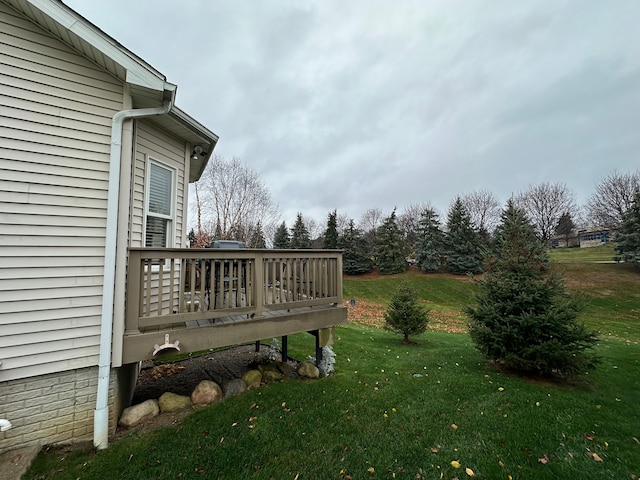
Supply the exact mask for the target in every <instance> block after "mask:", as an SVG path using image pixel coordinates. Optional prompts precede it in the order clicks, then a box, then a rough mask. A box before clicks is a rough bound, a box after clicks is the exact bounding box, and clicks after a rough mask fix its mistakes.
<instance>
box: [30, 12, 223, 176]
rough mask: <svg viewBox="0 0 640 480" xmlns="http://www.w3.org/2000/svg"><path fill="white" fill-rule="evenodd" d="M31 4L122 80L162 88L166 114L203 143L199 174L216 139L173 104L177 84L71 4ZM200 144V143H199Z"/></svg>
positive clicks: (147, 86) (146, 86) (152, 88)
mask: <svg viewBox="0 0 640 480" xmlns="http://www.w3.org/2000/svg"><path fill="white" fill-rule="evenodd" d="M23 1H26V2H27V3H28V4H29V5H31V6H32V7H33V8H35V9H37V10H39V11H40V12H42V14H44V15H46V16H48V17H50V18H51V19H52V20H53V21H55V22H56V23H58V24H59V25H60V26H61V27H63V28H65V29H67V30H68V31H70V32H72V33H73V34H74V35H76V36H77V37H78V38H80V39H81V40H83V41H84V42H86V43H87V44H89V45H91V46H92V47H93V48H95V49H96V50H98V51H99V52H101V53H102V54H103V55H104V56H105V57H107V58H109V59H111V60H112V61H113V62H114V63H116V64H118V65H120V66H121V67H122V68H123V69H124V70H125V71H126V78H125V80H124V81H125V82H126V83H128V84H131V85H136V86H141V87H144V88H148V89H150V90H155V91H158V92H162V93H163V94H162V101H161V102H159V103H158V106H161V105H162V102H163V101H166V100H168V101H170V102H171V104H172V107H171V110H170V111H169V113H168V115H169V117H170V118H172V119H173V120H174V121H176V122H178V123H180V124H182V125H184V126H185V127H187V129H188V130H190V131H192V132H193V133H194V134H195V135H196V136H198V137H200V138H202V139H203V141H204V142H206V143H207V145H206V153H205V152H203V155H202V156H201V159H202V161H201V162H198V170H199V171H197V172H192V175H193V173H195V178H196V179H197V178H200V176H201V175H202V172H203V171H204V168H205V167H206V165H207V162H208V161H209V158H210V157H211V154H212V152H213V149H214V147H215V146H216V144H217V142H218V139H219V137H218V135H216V134H215V133H213V132H212V131H211V130H209V129H208V128H206V127H205V126H204V125H202V124H201V123H200V122H198V121H197V120H195V119H194V118H193V117H191V116H190V115H188V114H187V113H186V112H184V111H183V110H181V109H179V108H178V107H176V106H175V103H174V101H175V96H176V91H177V85H175V84H173V83H170V82H167V80H166V77H165V76H164V75H163V74H162V73H160V72H159V71H158V70H156V69H155V68H153V67H152V66H151V65H150V64H148V63H147V62H145V61H144V60H143V59H142V58H140V57H139V56H137V55H136V54H134V53H133V52H131V51H130V50H129V49H127V48H126V47H124V46H123V45H122V44H120V43H119V42H118V41H117V40H115V39H114V38H113V37H111V36H110V35H108V34H107V33H105V32H103V31H102V30H101V29H100V28H98V27H97V26H96V25H94V24H93V23H91V22H90V21H89V20H87V19H86V18H84V17H83V16H82V15H80V14H79V13H78V12H76V11H75V10H73V9H72V8H71V7H69V6H67V5H65V4H64V3H63V2H62V0H23ZM203 146H204V145H203Z"/></svg>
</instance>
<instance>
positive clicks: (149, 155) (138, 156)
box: [130, 121, 188, 314]
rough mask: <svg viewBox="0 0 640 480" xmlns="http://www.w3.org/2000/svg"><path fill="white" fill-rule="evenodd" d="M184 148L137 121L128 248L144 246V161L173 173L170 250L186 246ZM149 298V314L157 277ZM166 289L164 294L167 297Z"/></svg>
mask: <svg viewBox="0 0 640 480" xmlns="http://www.w3.org/2000/svg"><path fill="white" fill-rule="evenodd" d="M187 151H188V150H187V145H186V144H185V142H184V140H180V139H178V138H176V137H173V136H171V134H169V133H168V132H166V131H164V130H162V129H161V128H159V127H157V126H155V125H153V124H152V123H151V122H148V121H139V122H137V124H136V147H135V161H134V165H133V170H134V172H133V178H134V180H133V195H132V202H131V227H130V232H131V242H130V246H131V247H144V246H145V239H144V227H145V205H144V202H145V189H144V188H145V175H146V169H147V165H148V160H149V159H153V160H155V161H157V162H160V163H162V164H164V165H167V166H168V167H171V168H172V169H174V170H175V173H176V178H175V182H176V185H175V191H174V195H175V204H174V209H175V211H174V212H175V216H174V219H175V221H174V223H173V245H171V247H174V248H183V247H185V246H186V245H185V244H186V236H185V234H184V232H183V225H184V215H185V210H186V208H185V203H186V202H187V198H186V195H187V189H188V185H187V183H186V179H187V178H188V177H187V175H188V172H186V170H185V164H186V163H188V162H186V161H185V155H187ZM152 283H153V285H152V298H151V305H150V310H149V312H147V313H149V314H156V313H157V312H158V284H159V282H158V274H157V273H154V274H153V280H152ZM179 287H180V286H179V284H178V283H175V284H174V289H175V290H176V291H177V290H178V289H179ZM168 292H169V290H168V287H167V288H166V290H165V292H164V294H165V295H166V294H168ZM176 308H177V306H176V305H169V304H168V303H166V302H165V303H164V305H163V308H162V312H163V313H165V314H167V313H170V311H173V310H175V309H176Z"/></svg>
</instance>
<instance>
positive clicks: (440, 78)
mask: <svg viewBox="0 0 640 480" xmlns="http://www.w3.org/2000/svg"><path fill="white" fill-rule="evenodd" d="M65 3H66V4H67V5H69V6H70V7H71V8H73V9H75V10H76V11H78V12H79V13H80V14H81V15H83V16H84V17H85V18H87V19H88V20H89V21H91V22H92V23H94V24H95V25H97V26H98V27H100V28H101V29H102V30H104V31H105V32H106V33H107V34H109V35H111V36H112V37H114V38H115V39H116V40H117V41H119V42H120V43H121V44H123V45H124V46H125V47H126V48H128V49H129V50H131V51H133V52H134V53H135V54H136V55H138V56H140V57H142V58H143V59H144V60H146V61H147V62H148V63H150V64H151V65H153V66H154V67H155V68H156V69H158V70H159V71H160V72H162V73H163V74H164V75H166V77H167V80H168V81H169V82H172V83H175V84H177V85H178V94H177V102H176V103H177V104H178V106H179V107H180V108H182V109H183V110H185V111H186V112H187V113H189V114H190V115H191V116H193V117H194V118H196V119H197V120H198V121H200V122H201V123H203V124H204V125H206V126H207V127H208V128H209V129H211V130H212V131H214V132H216V133H217V134H218V135H219V136H220V141H219V143H218V146H217V148H216V152H217V153H218V154H221V155H223V156H225V157H234V156H237V157H240V158H241V159H242V160H243V161H244V162H246V163H247V164H249V165H251V166H252V167H253V168H254V169H255V170H256V171H257V172H258V173H259V174H260V176H261V177H262V179H263V180H264V181H265V183H266V184H267V185H268V187H269V190H270V192H271V195H272V197H273V199H274V201H275V202H277V203H278V204H279V206H280V210H281V211H282V213H283V217H282V219H283V220H286V221H287V225H288V226H292V225H293V220H294V219H295V214H296V212H298V211H300V212H302V214H303V215H305V216H308V217H314V218H315V219H316V220H318V221H319V222H321V223H324V222H325V221H326V216H327V213H328V212H329V211H331V210H333V209H337V210H338V213H345V214H347V215H348V216H349V217H352V218H354V219H355V220H356V221H357V220H358V219H359V218H360V216H361V214H362V213H363V212H364V211H365V210H367V209H369V208H380V209H382V210H383V212H384V213H385V214H389V213H390V212H391V210H392V209H393V208H394V207H397V208H398V211H399V213H401V212H402V209H403V207H405V206H408V205H410V204H415V203H421V202H431V203H432V205H433V206H435V207H436V208H437V209H438V210H439V211H440V212H441V213H442V214H446V211H447V209H448V207H449V204H450V203H451V201H452V200H453V199H454V198H455V197H456V196H457V195H460V194H465V193H469V192H471V191H474V190H479V189H487V190H489V191H491V192H492V193H493V194H494V195H496V197H497V198H498V199H499V200H500V202H501V203H504V202H506V200H507V199H508V198H509V196H510V195H511V194H512V193H514V192H518V191H521V190H525V189H526V188H527V187H528V186H529V185H530V184H536V183H542V182H546V181H549V182H563V183H566V184H567V186H568V187H569V188H570V189H572V190H573V191H574V192H575V193H576V195H577V200H578V202H579V203H584V202H586V200H587V198H588V197H589V195H590V194H591V193H592V192H593V190H594V185H595V184H596V183H597V182H598V181H599V180H600V179H601V178H602V177H604V176H605V175H607V174H609V173H611V172H612V171H613V170H616V169H617V170H618V171H619V172H628V171H635V170H636V169H637V168H638V166H639V165H640V162H639V160H640V158H639V154H638V152H640V28H638V19H640V2H639V1H637V0H629V1H623V0H615V1H612V2H600V1H585V0H575V1H559V0H548V1H526V2H521V1H512V0H508V1H484V2H480V1H451V0H445V1H427V0H416V1H409V0H393V1H392V0H387V1H374V0H362V1H359V0H355V1H354V0H317V1H313V0H277V1H276V0H251V1H240V0H199V1H197V0H182V1H179V2H176V1H174V0H135V1H133V0H104V1H100V2H97V1H93V0H65Z"/></svg>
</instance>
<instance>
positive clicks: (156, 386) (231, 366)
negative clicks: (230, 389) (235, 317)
mask: <svg viewBox="0 0 640 480" xmlns="http://www.w3.org/2000/svg"><path fill="white" fill-rule="evenodd" d="M265 348H268V347H265V346H262V349H265ZM255 353H256V352H255V345H241V346H237V347H232V348H228V349H225V350H218V351H215V352H210V353H206V354H204V355H199V356H195V357H190V358H187V359H185V360H181V361H179V362H173V363H170V364H164V365H158V366H156V367H153V368H147V369H144V370H142V372H141V373H140V376H139V377H138V382H137V384H136V389H135V391H134V394H133V400H132V404H133V405H135V404H137V403H141V402H144V401H145V400H149V399H153V398H155V399H157V398H160V395H162V394H163V393H165V392H172V393H176V394H178V395H191V392H193V389H194V388H196V386H197V385H198V383H200V382H201V381H202V380H213V381H214V382H216V383H217V384H218V385H220V386H223V385H224V384H225V383H227V382H228V381H229V380H233V379H234V378H240V377H242V375H244V373H245V372H246V371H247V370H249V364H250V363H251V362H252V361H253V360H254V357H255Z"/></svg>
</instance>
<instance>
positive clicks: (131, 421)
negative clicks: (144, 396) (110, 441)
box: [118, 400, 160, 427]
mask: <svg viewBox="0 0 640 480" xmlns="http://www.w3.org/2000/svg"><path fill="white" fill-rule="evenodd" d="M159 414H160V407H159V406H158V401H157V400H146V401H144V402H142V403H139V404H137V405H133V406H131V407H128V408H125V409H124V411H123V412H122V416H121V417H120V421H119V422H118V424H120V425H122V426H123V427H133V426H134V425H137V424H139V423H140V422H143V421H144V420H147V419H149V418H152V417H157V416H158V415H159Z"/></svg>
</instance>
